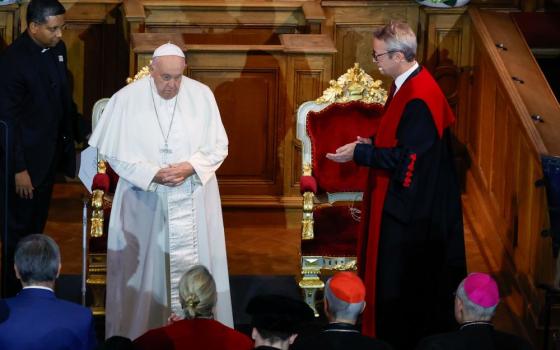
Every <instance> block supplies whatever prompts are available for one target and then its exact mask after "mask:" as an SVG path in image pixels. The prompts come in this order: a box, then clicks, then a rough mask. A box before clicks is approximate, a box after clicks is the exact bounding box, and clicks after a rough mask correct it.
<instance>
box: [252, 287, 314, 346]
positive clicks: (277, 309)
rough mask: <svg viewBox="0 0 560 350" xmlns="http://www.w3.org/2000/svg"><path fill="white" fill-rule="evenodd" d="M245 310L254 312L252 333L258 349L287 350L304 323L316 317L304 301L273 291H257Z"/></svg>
mask: <svg viewBox="0 0 560 350" xmlns="http://www.w3.org/2000/svg"><path fill="white" fill-rule="evenodd" d="M245 311H246V312H247V313H248V314H249V315H251V325H252V326H253V330H252V333H251V336H252V338H253V340H254V341H255V349H259V350H278V349H280V350H288V348H290V345H291V344H293V342H294V340H295V339H296V338H297V336H298V333H299V331H300V329H301V327H302V325H304V324H305V323H309V322H311V321H312V320H313V319H314V316H313V310H311V308H310V307H309V306H308V305H307V304H306V303H304V302H303V301H301V300H295V299H292V298H288V297H285V296H282V295H274V294H270V295H257V296H256V297H254V298H253V299H251V301H249V305H247V309H246V310H245Z"/></svg>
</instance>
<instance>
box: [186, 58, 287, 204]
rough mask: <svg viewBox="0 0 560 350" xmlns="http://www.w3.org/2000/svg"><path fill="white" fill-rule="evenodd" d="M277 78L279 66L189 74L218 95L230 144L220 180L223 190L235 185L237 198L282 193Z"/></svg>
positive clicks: (195, 69)
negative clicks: (278, 142)
mask: <svg viewBox="0 0 560 350" xmlns="http://www.w3.org/2000/svg"><path fill="white" fill-rule="evenodd" d="M278 73H279V72H278V68H277V67H269V68H252V67H242V68H233V69H232V68H225V67H223V68H220V69H213V70H207V69H205V68H196V67H195V68H193V67H191V68H190V69H189V75H190V76H191V77H192V78H193V79H196V80H198V81H200V82H202V83H204V84H207V85H208V86H209V87H210V88H211V89H212V90H213V91H214V95H215V97H216V100H217V102H218V106H219V108H220V113H221V115H222V121H223V123H224V126H225V128H226V130H227V132H228V135H229V142H230V146H229V154H228V157H227V159H226V161H225V162H224V164H223V165H222V166H221V167H220V169H219V171H218V176H219V177H220V180H221V183H222V184H223V185H227V184H230V183H232V184H235V185H236V186H235V188H237V189H239V190H240V191H239V194H243V193H245V194H250V193H252V194H269V195H278V194H279V192H280V191H279V185H278V184H277V183H276V181H277V178H276V177H277V176H276V173H277V166H278V164H277V163H278V159H277V153H276V130H277V128H278V114H277V108H276V107H277V103H278V83H279V77H278ZM248 153H250V154H251V155H250V156H248V155H249V154H248ZM232 187H233V186H232ZM231 190H233V188H231ZM228 193H229V194H231V193H232V191H230V190H229V191H227V192H226V194H228Z"/></svg>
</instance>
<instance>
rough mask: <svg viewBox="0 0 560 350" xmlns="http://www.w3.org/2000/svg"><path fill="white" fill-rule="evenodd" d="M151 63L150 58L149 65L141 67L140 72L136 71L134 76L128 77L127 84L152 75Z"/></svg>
mask: <svg viewBox="0 0 560 350" xmlns="http://www.w3.org/2000/svg"><path fill="white" fill-rule="evenodd" d="M151 65H152V60H150V63H148V65H147V66H144V67H142V69H140V70H139V71H138V73H136V75H135V76H134V78H126V83H127V84H130V83H134V82H135V81H137V80H140V79H142V78H144V77H147V76H148V75H150V66H151Z"/></svg>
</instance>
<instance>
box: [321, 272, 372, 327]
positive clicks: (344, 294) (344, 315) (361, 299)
mask: <svg viewBox="0 0 560 350" xmlns="http://www.w3.org/2000/svg"><path fill="white" fill-rule="evenodd" d="M365 297H366V287H365V286H364V283H363V282H362V280H361V279H360V277H358V276H357V275H356V274H355V273H352V272H339V273H337V274H335V275H334V276H333V277H331V278H330V279H329V280H328V281H327V284H326V286H325V314H326V315H327V317H328V319H329V321H330V322H343V323H351V324H356V321H357V320H358V316H360V314H361V313H362V311H364V307H365V306H366V302H365Z"/></svg>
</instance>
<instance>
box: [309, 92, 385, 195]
mask: <svg viewBox="0 0 560 350" xmlns="http://www.w3.org/2000/svg"><path fill="white" fill-rule="evenodd" d="M382 113H383V106H382V105H381V104H377V103H372V104H368V103H364V102H361V101H352V102H346V103H333V104H331V105H330V106H328V107H326V108H325V109H323V110H322V111H319V112H309V113H308V115H307V134H308V135H309V138H310V139H311V152H312V153H311V157H312V168H313V176H314V177H315V179H316V180H317V185H318V189H317V190H318V192H319V193H321V192H363V191H364V190H365V185H366V181H367V168H364V167H359V166H357V165H356V164H355V163H354V162H347V163H342V164H341V163H335V162H333V161H331V160H328V159H327V158H326V157H325V155H326V154H327V153H334V152H335V151H336V149H337V148H338V147H340V146H342V145H345V144H347V143H350V142H354V141H355V140H356V136H362V137H371V136H373V135H375V133H376V131H377V127H378V125H379V121H380V119H381V115H382Z"/></svg>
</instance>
